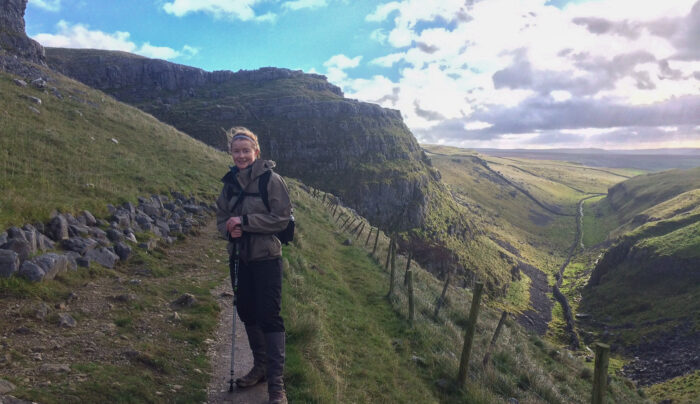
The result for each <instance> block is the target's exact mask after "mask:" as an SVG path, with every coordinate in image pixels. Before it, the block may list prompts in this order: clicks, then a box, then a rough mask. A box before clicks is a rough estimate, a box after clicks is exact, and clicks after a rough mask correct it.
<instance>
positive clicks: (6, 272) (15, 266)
mask: <svg viewBox="0 0 700 404" xmlns="http://www.w3.org/2000/svg"><path fill="white" fill-rule="evenodd" d="M17 271H19V255H18V254H17V253H16V252H14V251H12V250H0V278H9V277H10V276H12V275H13V274H14V273H15V272H17Z"/></svg>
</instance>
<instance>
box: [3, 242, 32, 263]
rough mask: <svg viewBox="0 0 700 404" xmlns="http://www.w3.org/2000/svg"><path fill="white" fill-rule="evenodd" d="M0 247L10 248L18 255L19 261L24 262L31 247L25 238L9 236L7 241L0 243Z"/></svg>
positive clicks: (30, 251)
mask: <svg viewBox="0 0 700 404" xmlns="http://www.w3.org/2000/svg"><path fill="white" fill-rule="evenodd" d="M0 249H3V250H12V251H14V252H16V253H17V255H18V256H19V260H20V262H24V261H25V260H26V259H27V258H29V255H30V254H31V253H32V250H31V247H30V245H29V243H28V242H27V241H26V240H23V239H19V238H11V239H9V240H8V241H7V243H5V244H3V245H0Z"/></svg>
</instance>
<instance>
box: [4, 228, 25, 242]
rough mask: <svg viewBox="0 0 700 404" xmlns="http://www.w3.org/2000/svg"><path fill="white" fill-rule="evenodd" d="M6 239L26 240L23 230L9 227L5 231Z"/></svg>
mask: <svg viewBox="0 0 700 404" xmlns="http://www.w3.org/2000/svg"><path fill="white" fill-rule="evenodd" d="M7 238H8V239H13V238H14V239H19V240H24V241H28V240H27V235H26V234H25V233H24V230H22V229H20V228H19V227H14V226H12V227H10V228H9V229H7Z"/></svg>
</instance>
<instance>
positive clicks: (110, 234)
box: [105, 228, 124, 243]
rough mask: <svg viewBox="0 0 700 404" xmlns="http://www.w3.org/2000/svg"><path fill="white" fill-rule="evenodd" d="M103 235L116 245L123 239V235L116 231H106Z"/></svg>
mask: <svg viewBox="0 0 700 404" xmlns="http://www.w3.org/2000/svg"><path fill="white" fill-rule="evenodd" d="M105 234H106V235H107V239H108V240H109V241H111V242H113V243H118V242H120V241H122V240H123V239H124V234H123V233H122V232H120V231H119V230H117V229H111V228H110V229H107V232H106V233H105Z"/></svg>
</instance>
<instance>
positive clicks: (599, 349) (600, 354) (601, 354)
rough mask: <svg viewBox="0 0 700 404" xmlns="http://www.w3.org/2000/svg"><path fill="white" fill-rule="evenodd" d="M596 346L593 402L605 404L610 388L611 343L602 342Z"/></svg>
mask: <svg viewBox="0 0 700 404" xmlns="http://www.w3.org/2000/svg"><path fill="white" fill-rule="evenodd" d="M594 347H595V369H594V371H593V397H592V399H591V403H593V404H605V396H606V393H607V390H608V359H609V356H610V345H606V344H603V343H600V342H596V343H595V344H594Z"/></svg>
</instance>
